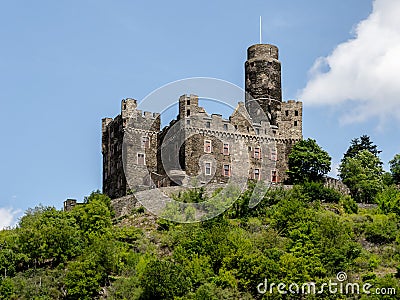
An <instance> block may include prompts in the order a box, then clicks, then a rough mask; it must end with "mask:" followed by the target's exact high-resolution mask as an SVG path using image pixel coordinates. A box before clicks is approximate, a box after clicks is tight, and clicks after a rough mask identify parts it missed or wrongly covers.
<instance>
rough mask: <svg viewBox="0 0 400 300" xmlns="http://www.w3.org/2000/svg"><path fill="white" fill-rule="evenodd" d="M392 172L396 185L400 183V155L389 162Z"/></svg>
mask: <svg viewBox="0 0 400 300" xmlns="http://www.w3.org/2000/svg"><path fill="white" fill-rule="evenodd" d="M389 166H390V172H391V173H392V177H393V180H394V183H396V184H399V183H400V153H398V154H396V155H395V156H394V157H393V159H392V160H391V161H389Z"/></svg>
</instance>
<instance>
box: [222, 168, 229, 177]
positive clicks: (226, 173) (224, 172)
mask: <svg viewBox="0 0 400 300" xmlns="http://www.w3.org/2000/svg"><path fill="white" fill-rule="evenodd" d="M223 176H225V177H229V176H231V166H230V165H224V169H223Z"/></svg>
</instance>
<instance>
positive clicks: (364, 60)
mask: <svg viewBox="0 0 400 300" xmlns="http://www.w3.org/2000/svg"><path fill="white" fill-rule="evenodd" d="M399 16H400V1H399V0H375V1H374V5H373V11H372V13H371V14H370V15H369V16H368V18H367V19H366V20H364V21H362V22H360V23H359V24H358V25H357V27H356V29H355V37H354V38H353V39H350V40H348V41H347V42H344V43H342V44H339V45H338V46H337V47H336V48H335V49H334V50H333V52H332V53H331V54H330V55H329V56H327V57H320V58H318V59H317V60H316V61H315V63H314V66H313V67H312V68H311V70H310V80H309V81H308V83H307V85H306V87H305V88H304V89H303V90H302V91H301V94H300V96H299V98H300V99H302V100H303V101H304V103H305V104H310V105H343V104H349V103H350V105H346V107H349V106H350V107H351V108H350V110H349V111H347V112H346V113H344V114H343V115H342V116H341V121H342V122H343V123H352V122H364V121H366V120H370V119H372V118H374V119H379V121H380V123H383V122H384V120H385V119H387V118H388V117H389V118H397V119H398V120H400V105H399V104H400V17H399ZM324 70H327V71H324Z"/></svg>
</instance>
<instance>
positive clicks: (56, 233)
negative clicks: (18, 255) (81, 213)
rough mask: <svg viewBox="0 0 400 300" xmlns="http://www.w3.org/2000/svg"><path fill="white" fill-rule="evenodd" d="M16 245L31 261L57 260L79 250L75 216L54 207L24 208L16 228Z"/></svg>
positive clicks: (58, 261)
mask: <svg viewBox="0 0 400 300" xmlns="http://www.w3.org/2000/svg"><path fill="white" fill-rule="evenodd" d="M17 233H18V238H19V243H20V249H21V251H22V253H24V254H26V255H27V256H28V257H29V258H30V259H31V260H32V261H33V262H34V263H35V264H36V263H38V264H41V263H43V262H45V261H47V262H49V261H51V262H52V263H53V264H54V263H60V262H63V261H66V260H68V259H70V258H72V257H74V256H76V255H78V254H79V253H80V250H81V248H80V246H81V245H80V240H81V237H80V232H79V228H78V226H76V222H75V219H74V218H73V217H72V216H71V215H70V214H68V213H65V212H62V211H57V210H56V209H55V208H54V207H42V206H40V207H36V208H35V209H30V210H28V211H27V212H26V214H25V216H24V217H22V219H21V221H20V222H19V228H18V229H17Z"/></svg>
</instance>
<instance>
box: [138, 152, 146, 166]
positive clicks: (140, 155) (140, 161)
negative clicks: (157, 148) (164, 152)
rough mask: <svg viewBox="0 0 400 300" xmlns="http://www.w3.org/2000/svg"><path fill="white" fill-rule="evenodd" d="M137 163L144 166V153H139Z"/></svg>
mask: <svg viewBox="0 0 400 300" xmlns="http://www.w3.org/2000/svg"><path fill="white" fill-rule="evenodd" d="M137 164H138V165H141V166H143V165H144V164H145V159H144V153H138V155H137Z"/></svg>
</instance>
